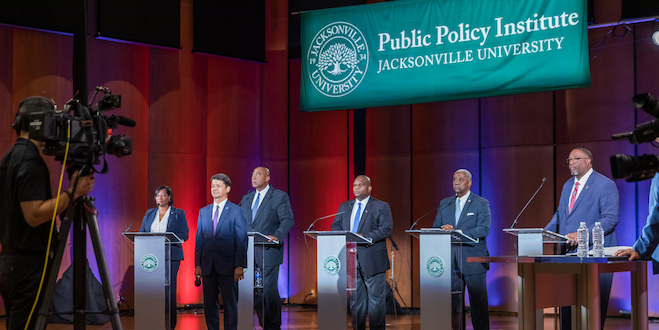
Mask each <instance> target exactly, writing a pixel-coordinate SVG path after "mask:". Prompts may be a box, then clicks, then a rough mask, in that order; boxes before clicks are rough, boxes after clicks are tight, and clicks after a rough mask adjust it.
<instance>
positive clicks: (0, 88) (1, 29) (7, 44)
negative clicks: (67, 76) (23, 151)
mask: <svg viewBox="0 0 659 330" xmlns="http://www.w3.org/2000/svg"><path fill="white" fill-rule="evenodd" d="M12 48H13V31H12V28H10V27H5V26H0V49H2V51H0V109H1V110H0V118H2V120H1V122H3V123H13V122H14V118H15V114H16V110H18V109H15V108H14V105H13V103H12V80H11V78H12V69H11V65H12V52H11V51H8V50H10V49H12ZM16 104H17V105H18V103H16ZM15 139H16V133H15V132H14V130H13V129H12V128H11V125H0V151H2V152H3V154H4V151H5V150H9V148H11V146H12V145H13V141H15ZM0 249H1V247H0ZM1 299H2V298H0V300H1ZM2 311H4V310H2Z"/></svg>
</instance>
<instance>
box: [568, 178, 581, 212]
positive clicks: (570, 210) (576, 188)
mask: <svg viewBox="0 0 659 330" xmlns="http://www.w3.org/2000/svg"><path fill="white" fill-rule="evenodd" d="M578 189H579V182H577V183H576V184H575V185H574V191H573V192H572V197H570V209H569V210H568V211H567V214H570V213H572V207H573V206H574V202H575V201H576V200H577V190H578Z"/></svg>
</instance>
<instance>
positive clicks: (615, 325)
mask: <svg viewBox="0 0 659 330" xmlns="http://www.w3.org/2000/svg"><path fill="white" fill-rule="evenodd" d="M349 322H350V315H348V323H349ZM419 322H420V316H419V315H418V314H416V315H398V317H396V316H394V315H387V329H400V330H413V329H420V323H419ZM221 323H222V316H220V324H221ZM121 324H122V327H123V329H124V330H135V328H134V326H133V317H132V316H122V317H121ZM176 328H177V329H181V330H204V329H206V323H205V321H204V314H203V310H201V311H199V312H198V313H195V312H194V311H179V314H178V325H177V327H176ZM317 328H318V313H317V310H316V308H315V306H294V305H287V306H284V307H283V309H282V329H317ZM347 328H348V329H352V327H351V326H350V325H348V326H347ZM604 328H605V329H607V330H618V329H620V330H622V329H630V328H631V320H630V319H627V318H617V317H609V318H607V319H606V325H605V327H604ZM5 329H6V326H5V320H4V318H1V319H0V330H5ZM46 329H48V330H63V329H73V325H70V324H49V325H48V326H47V327H46ZM87 329H90V330H91V329H95V330H96V329H98V330H100V329H103V330H105V329H112V325H111V324H110V323H107V324H105V325H101V326H99V325H88V326H87ZM255 329H261V328H260V327H259V326H258V320H257V319H256V318H255ZM467 329H473V328H472V327H471V320H470V319H469V317H467ZM490 329H492V330H496V329H502V330H503V329H505V330H514V329H518V327H517V317H516V316H501V315H496V314H494V313H493V314H492V315H490ZM545 329H557V327H556V328H555V318H554V317H553V315H551V316H550V315H547V316H545ZM649 329H655V330H659V323H654V322H650V326H649Z"/></svg>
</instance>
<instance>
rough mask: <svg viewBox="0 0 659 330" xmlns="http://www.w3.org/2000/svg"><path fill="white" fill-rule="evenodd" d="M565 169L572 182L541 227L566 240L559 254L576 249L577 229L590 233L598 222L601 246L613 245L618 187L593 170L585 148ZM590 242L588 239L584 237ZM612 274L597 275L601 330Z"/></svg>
mask: <svg viewBox="0 0 659 330" xmlns="http://www.w3.org/2000/svg"><path fill="white" fill-rule="evenodd" d="M567 164H568V168H569V169H570V174H571V175H572V176H573V178H570V179H569V180H567V182H565V184H564V185H563V190H562V191H561V199H560V201H559V202H558V208H557V209H556V213H554V216H553V217H552V219H551V221H550V222H549V224H548V225H547V227H545V229H546V230H551V231H553V232H557V233H559V234H562V235H565V236H567V237H568V241H567V244H564V245H562V247H561V249H562V251H561V252H562V253H567V252H572V251H573V250H575V249H576V248H577V228H579V223H580V222H585V223H586V225H587V226H588V229H589V230H591V229H592V228H593V226H594V225H595V222H597V221H599V222H600V223H601V224H602V228H603V229H604V246H615V245H617V240H616V232H615V229H616V225H617V224H618V202H619V201H618V187H616V184H615V183H613V181H611V179H609V178H607V177H605V176H604V175H602V174H600V173H598V172H596V171H594V170H593V155H592V154H591V152H590V151H589V150H588V149H586V148H575V149H573V150H572V151H571V152H570V155H569V156H568V158H567ZM588 236H589V240H590V242H592V239H593V238H592V235H588ZM612 283H613V273H602V274H600V307H601V309H600V313H601V318H600V322H601V324H600V325H601V328H603V327H604V320H605V319H606V309H607V307H608V305H609V295H610V293H611V284H612ZM571 326H572V322H571V308H570V307H562V308H561V329H563V330H565V329H570V328H571Z"/></svg>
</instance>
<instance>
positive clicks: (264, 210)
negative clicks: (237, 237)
mask: <svg viewBox="0 0 659 330" xmlns="http://www.w3.org/2000/svg"><path fill="white" fill-rule="evenodd" d="M252 187H254V189H255V190H253V191H250V192H249V193H247V195H245V196H243V199H242V200H241V201H240V205H241V207H242V209H243V211H244V212H245V215H246V218H247V228H248V231H254V232H260V233H261V234H264V235H267V236H268V237H269V238H270V241H271V242H277V243H278V244H277V245H275V246H268V247H266V248H265V249H264V248H263V246H255V247H254V262H255V263H256V266H257V267H259V268H260V269H261V274H262V275H263V293H262V297H257V299H256V300H255V303H256V306H255V309H256V314H257V315H258V316H259V324H260V325H261V327H262V328H263V329H264V330H270V329H280V328H281V297H280V296H279V288H278V282H279V265H281V264H282V263H283V262H284V239H286V236H288V232H289V231H290V230H291V227H293V224H294V223H295V222H294V220H293V210H292V208H291V202H290V200H289V198H288V194H287V193H285V192H283V191H281V190H279V189H275V188H274V187H273V186H271V185H270V170H269V169H268V168H267V167H263V166H259V167H257V168H255V169H254V171H253V172H252ZM262 300H263V304H262V303H261V302H262Z"/></svg>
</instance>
